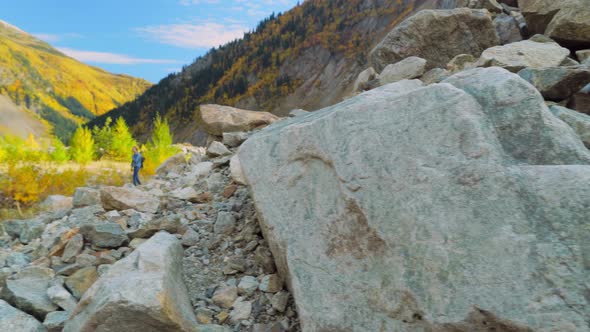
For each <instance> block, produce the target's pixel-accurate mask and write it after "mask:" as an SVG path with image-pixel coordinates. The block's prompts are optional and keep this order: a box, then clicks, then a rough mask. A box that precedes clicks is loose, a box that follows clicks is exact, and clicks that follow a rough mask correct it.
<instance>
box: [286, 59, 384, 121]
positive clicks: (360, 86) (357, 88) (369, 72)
mask: <svg viewBox="0 0 590 332" xmlns="http://www.w3.org/2000/svg"><path fill="white" fill-rule="evenodd" d="M378 77H379V74H377V72H376V71H375V68H373V67H369V68H367V69H365V70H363V71H362V72H361V73H360V74H359V76H358V77H357V78H356V80H355V81H354V85H353V87H352V91H353V92H363V91H365V90H367V88H366V87H367V84H368V83H369V82H370V81H372V80H374V79H376V78H378ZM289 116H290V117H292V118H293V117H294V116H291V115H290V113H289Z"/></svg>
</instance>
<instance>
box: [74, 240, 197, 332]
mask: <svg viewBox="0 0 590 332" xmlns="http://www.w3.org/2000/svg"><path fill="white" fill-rule="evenodd" d="M181 267H182V246H181V245H180V243H179V241H178V240H177V239H176V237H175V236H173V235H170V234H167V233H165V232H160V233H158V234H156V235H154V236H153V237H152V238H151V239H149V240H148V241H147V242H145V243H144V244H143V245H141V246H140V247H138V248H137V249H136V250H135V251H134V252H133V253H132V254H130V255H129V256H127V257H126V258H124V259H122V260H120V261H118V262H117V263H116V264H114V265H113V266H112V267H111V268H110V270H109V271H108V272H107V273H106V274H105V275H103V276H102V277H101V278H100V279H99V280H98V281H97V282H96V283H95V284H94V285H93V286H92V287H91V288H90V289H88V291H86V293H85V294H84V296H83V298H82V299H81V301H80V303H79V305H78V307H77V308H76V310H75V311H74V312H73V313H72V317H71V318H70V320H69V321H68V322H67V323H66V325H65V328H64V332H74V331H75V332H83V331H194V330H195V329H197V330H198V328H199V326H198V325H197V323H196V320H195V317H194V314H193V312H192V307H191V304H190V301H189V299H188V296H187V290H186V286H185V285H184V282H183V280H182V273H181Z"/></svg>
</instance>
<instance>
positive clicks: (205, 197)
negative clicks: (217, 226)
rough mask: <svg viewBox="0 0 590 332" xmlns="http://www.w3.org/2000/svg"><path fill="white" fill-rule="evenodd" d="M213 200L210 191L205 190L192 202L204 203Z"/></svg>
mask: <svg viewBox="0 0 590 332" xmlns="http://www.w3.org/2000/svg"><path fill="white" fill-rule="evenodd" d="M211 201H213V195H211V193H210V192H204V193H200V194H198V195H197V197H196V198H195V199H194V200H192V201H191V202H192V203H198V204H204V203H208V202H211Z"/></svg>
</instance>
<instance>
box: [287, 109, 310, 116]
mask: <svg viewBox="0 0 590 332" xmlns="http://www.w3.org/2000/svg"><path fill="white" fill-rule="evenodd" d="M309 113H310V112H309V111H306V110H304V109H301V108H297V109H294V110H290V111H289V117H290V118H295V117H298V116H303V115H307V114H309Z"/></svg>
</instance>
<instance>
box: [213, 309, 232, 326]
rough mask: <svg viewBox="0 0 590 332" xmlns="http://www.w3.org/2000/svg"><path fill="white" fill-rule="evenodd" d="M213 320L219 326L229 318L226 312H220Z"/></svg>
mask: <svg viewBox="0 0 590 332" xmlns="http://www.w3.org/2000/svg"><path fill="white" fill-rule="evenodd" d="M215 318H217V321H219V324H223V323H225V321H226V320H227V319H228V318H229V313H228V312H227V311H222V312H220V313H218V314H217V315H216V316H215Z"/></svg>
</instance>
